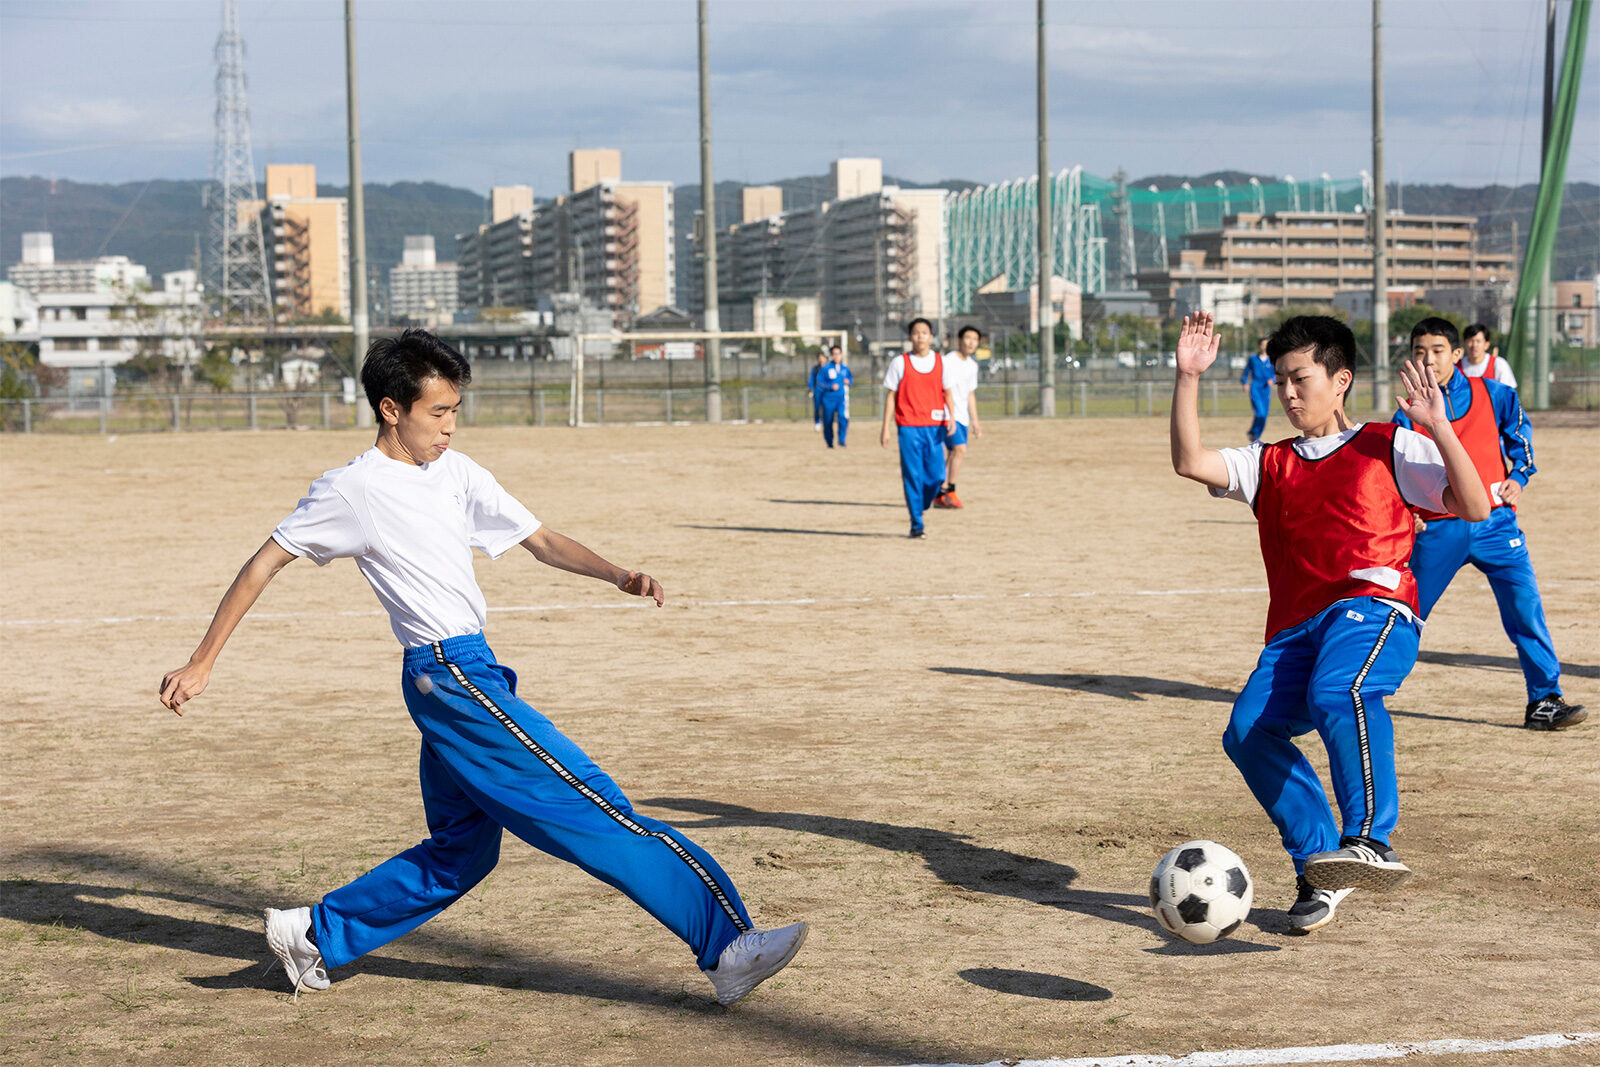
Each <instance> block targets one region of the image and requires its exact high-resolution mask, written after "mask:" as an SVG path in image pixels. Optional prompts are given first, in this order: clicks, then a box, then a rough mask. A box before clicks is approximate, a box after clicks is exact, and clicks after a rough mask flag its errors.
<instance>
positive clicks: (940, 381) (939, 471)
mask: <svg viewBox="0 0 1600 1067" xmlns="http://www.w3.org/2000/svg"><path fill="white" fill-rule="evenodd" d="M906 334H907V335H908V336H909V337H910V338H911V351H909V352H906V353H904V354H902V355H898V356H895V357H894V358H893V359H891V360H890V361H889V369H888V370H887V371H886V372H885V373H884V375H883V387H884V388H885V389H887V390H889V393H890V396H889V398H888V400H887V401H886V402H885V403H884V405H883V427H882V429H880V430H879V432H878V443H879V444H880V445H882V446H883V447H884V448H888V447H889V426H890V425H891V423H892V424H893V425H895V426H896V427H898V430H897V434H898V438H899V442H900V483H901V485H902V487H903V488H904V489H905V494H906V510H907V511H909V512H911V536H912V537H915V538H922V537H926V536H927V531H926V529H925V528H924V527H923V524H922V513H923V512H924V511H926V510H928V506H929V505H930V504H932V503H933V498H934V497H936V496H938V495H939V490H940V489H941V488H942V487H943V485H944V442H945V438H946V436H947V435H948V434H949V432H950V430H951V429H952V427H953V422H954V420H953V419H952V418H951V410H950V409H951V405H952V404H953V400H952V398H951V393H950V386H951V384H952V382H953V380H954V379H953V372H952V370H951V367H950V361H949V360H947V359H945V358H944V357H942V356H940V355H939V353H937V352H935V351H934V350H933V324H932V323H930V322H929V321H928V320H927V319H923V318H916V319H912V320H911V323H910V325H908V326H907V327H906Z"/></svg>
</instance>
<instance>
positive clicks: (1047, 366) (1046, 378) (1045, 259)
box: [1038, 0, 1056, 419]
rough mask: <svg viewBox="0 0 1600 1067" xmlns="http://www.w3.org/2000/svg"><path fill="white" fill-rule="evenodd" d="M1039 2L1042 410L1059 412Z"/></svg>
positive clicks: (1046, 109)
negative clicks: (1051, 289)
mask: <svg viewBox="0 0 1600 1067" xmlns="http://www.w3.org/2000/svg"><path fill="white" fill-rule="evenodd" d="M1038 2H1039V62H1038V80H1039V197H1038V200H1039V270H1038V276H1039V414H1040V415H1042V416H1044V417H1045V418H1047V419H1053V418H1055V414H1056V352H1055V348H1056V324H1055V316H1054V315H1053V314H1052V313H1051V312H1052V310H1053V308H1052V306H1051V300H1050V275H1051V273H1052V272H1053V271H1054V269H1055V255H1054V254H1053V253H1054V252H1055V245H1054V243H1053V242H1052V241H1051V239H1050V98H1049V94H1048V83H1049V79H1048V77H1047V75H1048V73H1049V69H1050V66H1049V63H1048V61H1047V60H1046V58H1045V47H1044V0H1038Z"/></svg>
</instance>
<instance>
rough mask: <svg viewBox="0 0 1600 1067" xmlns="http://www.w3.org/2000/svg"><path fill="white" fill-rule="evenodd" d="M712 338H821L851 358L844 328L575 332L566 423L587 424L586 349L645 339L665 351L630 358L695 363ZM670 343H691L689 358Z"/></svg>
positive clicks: (632, 353)
mask: <svg viewBox="0 0 1600 1067" xmlns="http://www.w3.org/2000/svg"><path fill="white" fill-rule="evenodd" d="M711 340H716V341H718V342H724V343H725V342H730V341H740V342H742V341H761V340H772V341H794V342H796V343H801V344H803V343H807V342H812V341H817V340H820V341H821V342H822V343H823V344H824V345H825V346H827V347H831V346H832V345H834V344H837V345H838V346H839V347H840V348H841V349H843V351H844V354H845V357H846V358H849V355H850V331H849V330H841V329H834V330H637V331H635V330H628V331H620V330H619V331H608V332H606V333H580V334H576V335H574V336H572V338H571V340H570V343H571V344H572V371H571V375H572V377H571V388H570V389H569V390H568V394H567V425H568V426H582V425H584V420H583V379H584V364H585V359H584V357H585V354H586V352H587V350H588V349H589V348H590V347H591V345H611V346H613V347H617V346H622V345H629V346H633V345H636V344H637V343H639V342H646V343H650V344H660V345H661V346H662V349H663V350H662V353H661V355H659V356H651V355H639V354H637V352H636V350H634V349H632V348H630V351H629V352H628V355H627V358H628V359H630V360H634V359H670V358H694V359H695V361H696V363H697V364H698V363H699V360H700V358H701V357H698V356H696V355H695V351H696V347H694V346H696V345H697V342H705V341H711ZM670 345H680V346H681V345H689V346H691V348H690V355H689V356H688V357H684V356H679V355H675V354H669V353H668V351H667V347H666V346H670ZM699 347H700V348H702V349H703V346H699ZM741 348H742V346H741ZM727 355H728V353H727V350H726V348H724V350H723V358H724V359H726V358H727ZM705 388H706V390H707V392H709V391H710V385H709V383H707V385H706V387H705Z"/></svg>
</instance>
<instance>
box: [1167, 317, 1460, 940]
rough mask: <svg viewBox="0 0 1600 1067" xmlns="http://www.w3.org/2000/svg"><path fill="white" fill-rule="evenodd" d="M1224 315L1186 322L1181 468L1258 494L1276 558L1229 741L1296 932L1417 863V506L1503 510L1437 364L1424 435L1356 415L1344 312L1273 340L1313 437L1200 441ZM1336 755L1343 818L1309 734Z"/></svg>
mask: <svg viewBox="0 0 1600 1067" xmlns="http://www.w3.org/2000/svg"><path fill="white" fill-rule="evenodd" d="M1217 341H1218V338H1217V335H1216V334H1215V333H1213V332H1212V317H1211V316H1210V315H1208V314H1205V313H1201V314H1200V315H1198V316H1195V317H1193V318H1186V319H1184V324H1183V331H1182V333H1181V335H1180V336H1179V339H1178V351H1177V365H1178V371H1177V382H1176V384H1175V385H1174V387H1173V395H1172V430H1171V436H1172V466H1173V469H1175V470H1176V471H1177V472H1178V473H1179V474H1180V475H1182V476H1183V477H1185V478H1190V479H1193V480H1194V481H1197V482H1200V483H1201V484H1203V485H1206V486H1209V487H1210V489H1211V494H1212V495H1213V496H1217V497H1228V498H1230V499H1233V500H1239V501H1242V502H1244V503H1246V504H1249V505H1250V506H1251V507H1252V508H1253V509H1254V510H1255V513H1256V523H1257V526H1258V533H1259V536H1260V541H1261V555H1262V558H1263V560H1264V562H1265V563H1266V570H1267V589H1268V593H1269V604H1268V607H1267V629H1266V647H1265V648H1263V649H1262V651H1261V656H1260V658H1259V659H1258V660H1257V661H1256V668H1255V670H1254V671H1253V672H1252V673H1251V675H1250V679H1249V680H1248V681H1247V682H1246V683H1245V686H1244V689H1243V690H1242V691H1241V692H1240V693H1239V696H1238V699H1236V700H1235V701H1234V704H1233V711H1232V714H1231V715H1230V716H1229V720H1228V727H1227V730H1226V731H1225V732H1224V734H1223V738H1222V747H1223V749H1224V750H1225V751H1226V752H1227V753H1228V757H1229V758H1230V759H1231V760H1233V763H1234V765H1235V766H1236V767H1238V768H1239V771H1240V773H1241V774H1243V775H1244V780H1245V782H1246V784H1248V785H1249V787H1250V791H1251V792H1252V793H1254V794H1255V797H1256V799H1257V800H1258V801H1260V803H1261V806H1262V807H1263V808H1265V809H1266V811H1267V814H1268V815H1269V816H1271V818H1272V821H1273V822H1274V823H1275V824H1277V827H1278V831H1279V833H1280V834H1281V835H1282V838H1283V846H1284V848H1285V849H1286V850H1288V853H1289V856H1290V858H1291V859H1292V860H1293V861H1294V869H1295V875H1296V886H1297V894H1296V898H1295V902H1294V904H1293V905H1292V906H1291V907H1290V908H1289V929H1290V931H1291V932H1296V933H1309V932H1310V931H1312V930H1315V929H1318V928H1319V927H1322V926H1325V925H1327V923H1329V922H1330V921H1332V919H1333V915H1334V910H1335V908H1337V907H1338V905H1339V902H1340V901H1341V900H1343V899H1344V897H1345V896H1346V895H1347V894H1348V893H1349V892H1350V891H1351V890H1352V889H1355V888H1357V887H1364V888H1368V889H1389V888H1393V887H1394V886H1396V885H1398V884H1399V883H1400V882H1402V881H1404V880H1405V878H1406V877H1408V876H1409V875H1410V873H1411V871H1410V869H1409V868H1408V867H1406V865H1405V864H1404V863H1402V862H1401V861H1400V857H1399V856H1398V855H1396V854H1395V851H1394V849H1392V848H1391V847H1390V846H1389V836H1390V834H1391V833H1392V832H1393V831H1394V828H1395V824H1396V822H1397V821H1398V817H1399V787H1398V786H1397V784H1396V782H1395V769H1394V727H1393V724H1392V723H1391V722H1390V720H1389V714H1388V712H1387V711H1386V710H1385V709H1384V706H1383V698H1384V697H1386V696H1388V695H1390V694H1392V693H1393V692H1395V690H1397V689H1398V688H1399V687H1400V683H1401V682H1402V681H1404V680H1405V677H1406V675H1407V674H1409V673H1410V672H1411V668H1412V667H1413V666H1415V664H1416V661H1417V641H1418V637H1419V635H1420V632H1421V623H1420V622H1419V621H1418V619H1417V615H1418V606H1417V585H1416V581H1415V579H1414V578H1413V577H1412V575H1411V573H1410V571H1409V569H1408V567H1407V560H1408V559H1409V558H1410V556H1411V544H1412V537H1413V534H1412V530H1413V527H1414V523H1413V518H1412V516H1413V512H1414V511H1415V510H1418V509H1425V510H1430V511H1440V512H1450V513H1452V514H1457V515H1462V516H1464V517H1465V518H1468V519H1472V520H1480V519H1484V518H1487V517H1488V515H1489V496H1488V494H1487V493H1486V492H1484V489H1483V483H1482V482H1481V481H1479V479H1478V475H1477V471H1476V470H1475V469H1474V467H1473V465H1472V458H1471V457H1470V456H1469V455H1468V454H1467V451H1466V449H1465V448H1463V447H1462V445H1461V442H1460V441H1458V440H1457V439H1456V436H1455V433H1454V431H1453V429H1452V428H1451V425H1450V420H1449V418H1448V417H1447V416H1446V414H1445V406H1444V396H1443V394H1442V393H1441V391H1440V390H1439V386H1438V383H1437V382H1435V381H1434V379H1433V372H1432V371H1431V370H1430V369H1429V368H1428V367H1427V366H1422V367H1414V366H1412V365H1411V364H1409V363H1408V364H1407V365H1406V368H1405V370H1404V371H1403V372H1402V375H1401V376H1402V378H1403V379H1404V382H1405V386H1406V393H1407V398H1406V399H1404V400H1402V401H1401V402H1400V404H1401V407H1403V408H1404V409H1405V410H1406V411H1407V412H1408V413H1409V414H1410V416H1411V419H1412V420H1413V421H1414V422H1415V423H1416V424H1417V425H1418V426H1425V427H1427V428H1428V429H1429V431H1430V432H1431V433H1432V435H1433V438H1432V440H1430V439H1429V438H1427V437H1424V436H1423V435H1422V434H1419V433H1416V432H1413V431H1411V430H1407V429H1405V428H1403V427H1399V426H1396V425H1394V424H1393V423H1357V422H1353V421H1351V419H1350V417H1349V416H1348V415H1347V414H1346V413H1345V410H1344V401H1345V396H1346V394H1347V393H1348V392H1349V390H1350V386H1351V383H1352V382H1353V381H1354V380H1355V373H1354V366H1355V352H1356V346H1355V337H1354V335H1353V334H1351V332H1350V328H1349V327H1348V326H1345V325H1344V324H1343V323H1341V322H1339V321H1338V320H1337V319H1332V318H1328V317H1326V316H1321V315H1306V316H1298V317H1296V318H1292V319H1289V320H1288V321H1287V322H1285V323H1284V324H1283V325H1282V326H1280V327H1279V328H1278V330H1277V332H1275V333H1274V334H1273V335H1272V336H1271V337H1270V338H1268V340H1267V355H1268V356H1269V357H1270V358H1271V359H1272V361H1273V366H1274V369H1275V371H1276V375H1277V380H1278V396H1279V399H1280V400H1281V401H1282V403H1283V409H1284V414H1285V415H1286V416H1287V417H1288V419H1289V422H1290V423H1291V424H1292V425H1293V426H1294V428H1295V429H1296V430H1298V431H1299V432H1300V436H1299V437H1296V438H1292V439H1286V440H1283V441H1278V442H1276V443H1274V444H1270V445H1263V444H1261V443H1260V442H1256V443H1254V444H1251V445H1250V446H1248V447H1246V448H1224V449H1222V450H1221V451H1208V450H1206V449H1205V448H1203V447H1202V446H1201V444H1200V412H1199V397H1200V375H1201V373H1202V372H1203V371H1204V370H1205V369H1206V368H1207V367H1209V366H1210V365H1211V363H1212V361H1213V360H1214V359H1216V355H1217ZM1311 730H1316V731H1317V733H1318V735H1319V736H1320V737H1321V739H1322V743H1323V745H1324V746H1325V747H1326V748H1327V751H1328V762H1329V768H1330V770H1331V771H1332V775H1333V789H1334V796H1335V797H1336V798H1337V800H1338V804H1339V811H1340V814H1341V815H1342V817H1343V826H1342V828H1341V826H1340V824H1339V823H1338V822H1336V821H1335V819H1334V814H1333V811H1332V810H1331V809H1330V808H1329V806H1328V800H1327V795H1326V793H1325V792H1324V791H1323V788H1322V783H1321V781H1320V780H1319V779H1318V778H1317V773H1316V771H1315V770H1313V769H1312V767H1311V763H1310V762H1309V761H1308V760H1307V759H1306V757H1305V756H1304V754H1302V753H1301V751H1300V749H1299V748H1297V747H1296V746H1295V743H1294V738H1295V737H1296V736H1298V735H1300V734H1304V733H1307V732H1309V731H1311Z"/></svg>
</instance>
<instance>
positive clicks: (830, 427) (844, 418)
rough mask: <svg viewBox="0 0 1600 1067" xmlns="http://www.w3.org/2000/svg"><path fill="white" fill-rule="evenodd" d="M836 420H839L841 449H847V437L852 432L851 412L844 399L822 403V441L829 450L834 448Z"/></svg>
mask: <svg viewBox="0 0 1600 1067" xmlns="http://www.w3.org/2000/svg"><path fill="white" fill-rule="evenodd" d="M830 395H831V394H830ZM835 420H837V422H838V427H839V447H840V448H843V447H845V441H844V439H845V435H847V434H848V433H849V432H850V412H849V411H848V410H847V409H846V408H845V406H844V398H843V397H840V398H839V399H838V400H824V401H823V402H822V440H823V441H824V442H825V443H826V444H827V446H828V447H829V448H832V447H833V433H834V422H835Z"/></svg>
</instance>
